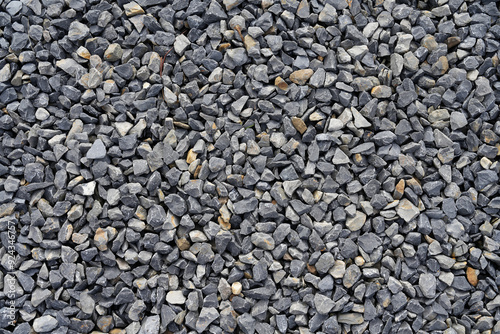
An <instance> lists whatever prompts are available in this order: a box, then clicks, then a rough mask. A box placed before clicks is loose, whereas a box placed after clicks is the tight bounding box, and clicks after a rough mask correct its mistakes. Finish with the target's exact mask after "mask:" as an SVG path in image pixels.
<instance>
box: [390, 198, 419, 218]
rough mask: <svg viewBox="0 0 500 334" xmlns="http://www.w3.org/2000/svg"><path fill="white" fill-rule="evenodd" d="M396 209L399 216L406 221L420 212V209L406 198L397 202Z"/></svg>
mask: <svg viewBox="0 0 500 334" xmlns="http://www.w3.org/2000/svg"><path fill="white" fill-rule="evenodd" d="M396 211H397V213H398V215H399V217H401V218H403V219H404V221H406V222H407V223H409V222H411V221H412V220H413V219H415V218H416V217H417V216H418V215H419V214H420V210H419V209H418V208H417V207H416V206H415V205H413V203H411V202H410V201H409V200H407V199H406V198H404V199H402V200H401V201H400V202H399V204H398V207H397V209H396Z"/></svg>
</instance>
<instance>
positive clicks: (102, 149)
mask: <svg viewBox="0 0 500 334" xmlns="http://www.w3.org/2000/svg"><path fill="white" fill-rule="evenodd" d="M86 157H87V158H88V159H94V160H96V159H103V158H105V157H106V146H104V143H103V142H102V140H100V139H96V140H95V141H94V143H93V144H92V146H91V147H90V149H89V150H88V151H87V155H86Z"/></svg>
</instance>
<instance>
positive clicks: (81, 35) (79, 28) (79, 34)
mask: <svg viewBox="0 0 500 334" xmlns="http://www.w3.org/2000/svg"><path fill="white" fill-rule="evenodd" d="M89 34H90V29H89V27H88V26H87V25H86V24H83V23H80V22H78V21H73V22H71V25H70V26H69V31H68V38H69V39H70V40H71V41H73V42H76V41H81V40H83V39H85V37H87V36H88V35H89Z"/></svg>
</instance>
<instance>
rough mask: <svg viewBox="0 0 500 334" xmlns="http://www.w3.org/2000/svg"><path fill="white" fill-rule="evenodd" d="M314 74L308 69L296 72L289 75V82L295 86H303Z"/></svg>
mask: <svg viewBox="0 0 500 334" xmlns="http://www.w3.org/2000/svg"><path fill="white" fill-rule="evenodd" d="M313 74H314V71H313V70H311V69H310V68H307V69H305V70H298V71H295V72H293V73H292V74H290V80H291V81H292V82H294V83H296V84H297V85H305V84H306V82H307V80H309V78H310V77H312V75H313Z"/></svg>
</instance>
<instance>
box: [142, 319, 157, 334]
mask: <svg viewBox="0 0 500 334" xmlns="http://www.w3.org/2000/svg"><path fill="white" fill-rule="evenodd" d="M159 332H160V316H159V315H154V316H150V317H145V318H144V319H143V320H142V326H141V329H140V330H139V332H138V333H137V334H156V333H159Z"/></svg>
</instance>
